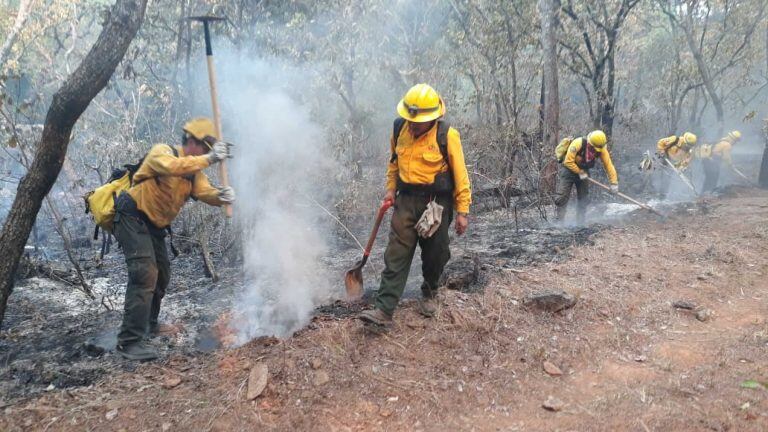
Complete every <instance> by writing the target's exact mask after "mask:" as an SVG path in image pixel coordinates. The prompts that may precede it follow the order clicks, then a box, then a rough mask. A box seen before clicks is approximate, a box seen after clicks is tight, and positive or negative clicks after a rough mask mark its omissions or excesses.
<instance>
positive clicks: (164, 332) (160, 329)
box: [148, 323, 181, 337]
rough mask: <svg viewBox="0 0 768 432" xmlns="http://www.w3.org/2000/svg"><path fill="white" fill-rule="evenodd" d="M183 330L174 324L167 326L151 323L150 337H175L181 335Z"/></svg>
mask: <svg viewBox="0 0 768 432" xmlns="http://www.w3.org/2000/svg"><path fill="white" fill-rule="evenodd" d="M180 331H181V329H180V328H179V326H176V325H173V324H166V323H151V324H150V325H149V332H148V335H149V337H159V336H173V335H175V334H177V333H179V332H180Z"/></svg>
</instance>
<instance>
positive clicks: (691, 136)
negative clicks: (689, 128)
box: [683, 132, 696, 147]
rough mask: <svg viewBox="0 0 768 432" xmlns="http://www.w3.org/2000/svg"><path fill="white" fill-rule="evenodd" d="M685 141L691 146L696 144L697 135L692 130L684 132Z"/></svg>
mask: <svg viewBox="0 0 768 432" xmlns="http://www.w3.org/2000/svg"><path fill="white" fill-rule="evenodd" d="M683 141H684V142H685V144H687V145H688V146H689V147H692V146H694V145H696V135H694V134H692V133H690V132H686V133H684V134H683Z"/></svg>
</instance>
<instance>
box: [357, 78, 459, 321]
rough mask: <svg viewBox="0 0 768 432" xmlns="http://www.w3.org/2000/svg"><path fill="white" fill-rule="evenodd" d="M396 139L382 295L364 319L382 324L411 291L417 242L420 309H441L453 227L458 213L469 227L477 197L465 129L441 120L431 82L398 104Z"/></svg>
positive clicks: (417, 87)
mask: <svg viewBox="0 0 768 432" xmlns="http://www.w3.org/2000/svg"><path fill="white" fill-rule="evenodd" d="M397 113H398V114H399V115H400V118H398V119H397V120H395V124H394V128H393V132H392V138H391V139H390V150H391V153H390V154H391V157H390V160H389V165H388V167H387V182H386V194H385V197H384V200H385V201H393V202H394V208H395V211H394V213H393V215H392V224H391V228H390V233H389V244H388V245H387V249H386V252H385V253H384V263H385V269H384V271H383V273H382V275H381V285H380V287H379V290H378V292H377V294H376V299H375V309H373V310H368V311H364V312H363V313H361V315H360V319H361V320H363V321H365V322H368V323H373V324H376V325H380V326H388V325H389V324H391V323H392V315H393V313H394V311H395V308H396V307H397V304H398V302H399V300H400V297H401V296H402V294H403V290H404V289H405V284H406V281H407V279H408V273H409V271H410V267H411V261H412V260H413V255H414V253H415V251H416V246H417V245H418V246H419V247H420V248H421V261H422V275H423V277H424V281H423V283H422V285H421V292H422V299H421V300H420V301H419V312H420V313H421V314H422V315H424V316H427V317H429V316H432V315H434V313H435V310H436V307H437V303H436V298H435V296H436V295H437V287H438V281H439V279H440V276H441V274H442V273H443V268H444V267H445V264H446V263H447V262H448V260H449V259H450V256H451V253H450V249H449V238H448V227H449V225H450V224H451V221H452V219H453V214H454V211H455V212H456V223H455V228H456V232H457V233H458V234H459V235H462V234H464V232H465V231H466V229H467V226H468V225H469V220H468V214H469V205H470V201H471V192H470V184H469V175H468V174H467V167H466V165H465V162H464V152H463V150H462V147H461V139H460V137H459V132H458V131H457V130H456V129H454V128H451V127H450V126H448V124H447V123H446V122H444V121H443V120H440V118H441V117H442V116H443V115H444V114H445V104H444V102H443V100H442V98H441V97H440V96H439V95H438V93H437V92H436V91H435V90H434V89H433V88H432V87H430V86H428V85H427V84H417V85H415V86H414V87H412V88H411V89H410V90H408V92H407V93H406V94H405V96H404V97H403V99H402V100H401V101H400V103H399V104H398V105H397ZM437 206H441V207H442V212H441V213H440V214H441V217H440V218H439V219H440V221H439V225H438V226H436V227H433V229H432V230H429V232H427V233H425V232H423V230H421V229H420V227H419V226H418V225H419V224H420V218H421V217H422V215H424V214H425V212H426V211H427V210H428V209H430V210H431V209H433V208H434V209H439V208H440V207H437Z"/></svg>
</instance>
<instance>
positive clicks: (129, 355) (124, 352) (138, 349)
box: [117, 341, 160, 361]
mask: <svg viewBox="0 0 768 432" xmlns="http://www.w3.org/2000/svg"><path fill="white" fill-rule="evenodd" d="M117 353H118V354H120V355H121V356H122V357H123V358H125V359H128V360H137V361H146V360H154V359H156V358H158V357H160V354H158V352H157V350H156V349H154V348H152V347H151V346H149V345H147V343H146V342H144V341H139V342H136V343H132V344H130V345H118V346H117Z"/></svg>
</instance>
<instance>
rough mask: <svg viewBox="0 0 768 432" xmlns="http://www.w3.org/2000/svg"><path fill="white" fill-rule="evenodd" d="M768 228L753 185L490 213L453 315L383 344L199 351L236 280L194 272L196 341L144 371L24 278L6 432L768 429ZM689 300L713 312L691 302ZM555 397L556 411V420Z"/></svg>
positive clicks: (454, 280)
mask: <svg viewBox="0 0 768 432" xmlns="http://www.w3.org/2000/svg"><path fill="white" fill-rule="evenodd" d="M608 210H609V209H598V213H610V212H609V211H608ZM766 216H768V194H766V193H765V192H762V191H755V190H742V189H732V190H731V191H730V193H729V194H726V196H723V197H720V198H717V199H705V200H700V201H698V202H696V203H692V204H688V205H683V206H680V207H678V208H676V209H675V211H674V212H673V214H672V217H671V218H670V219H668V220H666V221H659V220H656V219H654V218H648V217H644V216H642V215H640V214H635V215H634V216H632V217H630V218H627V219H625V220H624V221H616V220H614V221H611V220H608V221H606V222H604V224H602V225H592V226H590V227H587V228H554V227H552V228H538V229H536V228H532V225H526V224H521V226H520V229H519V230H517V229H515V226H514V224H513V223H511V218H510V215H509V213H507V212H504V211H500V212H496V213H493V214H488V215H484V216H482V217H480V218H479V219H478V220H475V221H473V222H474V223H473V226H472V227H473V232H472V234H471V235H469V236H467V237H465V238H462V239H458V240H457V241H455V242H454V248H453V249H454V250H453V252H454V254H453V255H454V258H453V260H452V263H451V264H450V266H449V271H448V274H449V277H448V283H449V285H451V286H453V287H454V288H458V289H460V290H446V291H444V294H443V298H442V307H441V311H440V313H439V315H438V317H437V318H436V319H433V320H425V319H422V318H420V317H419V316H418V315H417V314H416V313H415V310H414V307H413V299H406V300H405V301H404V302H403V307H402V308H401V309H400V310H399V312H398V313H397V315H396V319H397V324H396V326H395V327H394V329H392V331H391V332H390V333H389V334H386V335H383V336H375V335H371V334H369V333H367V332H365V331H363V330H362V327H361V326H360V324H359V323H358V322H357V321H355V320H354V319H353V318H351V317H350V316H349V315H350V314H351V312H354V309H352V310H350V308H349V307H346V306H344V305H339V304H336V305H333V304H331V305H330V306H325V307H322V308H319V309H318V310H317V314H316V316H315V318H314V319H313V320H312V322H311V323H310V324H309V325H308V326H307V327H305V328H303V329H302V330H300V331H298V332H297V333H296V334H294V335H293V337H291V338H287V339H284V340H278V339H274V338H262V339H257V340H254V341H252V342H250V343H248V344H246V345H245V346H242V347H240V348H237V349H215V350H209V348H212V347H202V348H204V349H201V347H199V343H198V341H199V340H200V334H201V333H204V332H205V330H206V329H207V328H208V327H209V326H210V325H211V323H212V322H213V320H215V318H216V317H217V316H218V315H219V314H220V313H221V312H223V311H225V310H226V309H227V308H228V307H229V305H230V304H231V303H229V301H228V299H229V298H231V297H227V296H228V295H231V291H232V290H235V289H236V287H237V285H238V281H237V278H236V277H235V278H233V279H232V280H229V281H223V282H220V283H219V284H216V285H212V284H210V282H209V281H207V280H205V279H204V278H201V277H200V275H199V269H198V268H197V264H196V263H195V262H194V261H193V260H190V262H188V263H185V262H184V261H183V260H182V261H177V262H175V263H174V266H175V269H177V270H176V271H177V273H175V274H174V277H175V278H176V282H174V284H175V285H174V289H173V290H172V294H170V295H169V302H168V307H167V308H166V310H167V311H168V315H167V320H168V321H172V322H179V323H182V324H183V325H184V326H185V329H184V330H183V331H182V332H181V333H179V334H178V335H176V336H174V337H171V338H163V339H161V340H159V341H157V342H156V343H157V344H158V345H159V346H161V348H162V349H163V352H164V353H165V357H164V359H163V360H161V361H158V362H154V363H149V364H140V365H136V364H133V363H126V362H122V361H120V360H118V359H117V358H116V357H115V356H114V355H113V354H112V353H110V352H106V353H104V354H101V355H100V356H98V357H91V356H89V354H88V351H87V350H86V348H85V347H84V346H83V342H85V341H86V340H87V339H88V338H89V337H94V336H102V339H108V334H107V333H105V332H107V331H108V330H109V329H111V328H114V327H115V326H116V324H117V322H118V321H119V312H106V313H105V312H102V311H100V310H99V309H98V308H95V307H94V306H93V305H84V306H81V305H75V304H74V302H71V301H64V300H63V299H65V298H70V297H72V294H71V293H72V291H71V288H68V287H64V286H61V285H56V284H51V283H50V281H45V280H31V281H27V282H26V283H25V284H24V285H21V286H20V288H19V289H18V291H17V292H16V293H15V294H14V297H12V304H11V309H10V310H9V318H10V321H9V323H11V324H12V325H8V326H7V328H8V329H9V330H4V331H3V332H2V334H1V338H0V344H1V345H0V350H2V353H3V357H4V361H3V364H2V369H0V379H1V380H2V381H1V382H2V390H3V393H2V397H3V402H2V405H4V406H5V408H4V410H5V415H4V416H3V417H2V419H0V429H2V430H27V429H32V430H44V429H51V430H82V429H89V430H120V429H125V430H252V429H254V428H258V429H278V430H284V429H299V430H304V429H310V428H311V429H316V430H338V429H341V430H451V429H453V430H456V429H462V430H467V429H476V430H638V431H646V430H763V429H765V428H767V427H768V399H767V398H766V393H765V392H766V391H768V390H767V389H766V388H765V387H764V385H763V384H762V383H765V382H766V381H768V376H767V375H768V371H766V369H765V365H766V363H765V362H764V361H763V358H764V356H765V350H766V348H767V347H768V327H766V322H765V298H766V295H768V283H766V282H765V272H766V271H768V257H766V254H765V252H766V248H768V231H766V228H765V218H766ZM379 243H383V241H380V242H379ZM379 247H381V245H380V246H379ZM379 253H380V252H379ZM356 255H357V252H356V251H354V250H349V251H347V252H344V253H340V254H338V257H337V259H336V261H333V260H330V261H329V263H330V264H329V265H331V266H333V265H336V266H337V267H338V268H339V269H343V267H344V265H345V263H349V262H353V261H354V258H355V257H356ZM116 257H117V258H119V255H116ZM334 262H335V264H334ZM374 263H375V262H374ZM120 265H121V264H120V263H119V260H117V259H116V261H115V262H114V263H111V264H109V266H110V271H109V272H107V273H108V274H107V276H105V278H106V279H107V280H105V281H104V282H103V283H102V285H103V286H105V287H110V288H104V289H105V290H106V289H114V286H120V285H122V283H123V282H124V281H122V280H120V277H121V276H120V275H122V269H121V268H120ZM378 265H379V267H378V270H380V269H381V265H380V263H379V264H378ZM371 267H372V269H370V270H369V272H368V274H366V277H367V278H368V277H370V279H366V280H367V281H370V282H368V285H369V286H375V280H373V276H374V275H375V270H376V269H375V268H373V267H375V265H374V266H371ZM414 267H416V268H417V266H414ZM371 273H373V274H371ZM123 277H124V276H123ZM411 279H418V278H411ZM415 285H416V286H417V285H418V280H416V283H415ZM410 287H411V291H413V287H414V284H413V282H412V283H411V285H410ZM46 289H47V290H49V292H48V293H47V294H41V293H43V292H44V291H42V290H46ZM543 289H564V290H566V291H568V292H570V293H572V294H574V295H575V296H576V298H577V300H578V301H577V304H576V306H575V307H574V308H573V309H569V310H566V311H563V312H559V313H556V314H551V313H542V312H537V311H534V310H530V309H527V308H525V307H523V306H522V299H523V298H524V297H525V295H526V294H529V293H531V292H536V291H540V290H543ZM118 294H119V292H118ZM45 299H49V300H48V302H47V303H46V301H44V300H45ZM678 300H685V301H687V302H689V303H692V304H693V306H694V308H695V309H696V310H694V311H693V312H692V311H686V310H679V309H676V308H674V307H673V306H672V303H673V302H675V301H678ZM81 303H82V302H81ZM118 310H119V308H118ZM701 310H703V311H704V312H703V313H702V314H701V318H703V319H704V321H699V320H698V319H696V318H695V316H694V314H695V312H696V311H701ZM707 315H708V316H707ZM544 362H549V363H552V364H553V365H555V366H557V367H558V368H559V369H560V370H561V372H562V375H558V374H555V375H549V374H547V373H545V372H544V371H543V364H544ZM256 364H265V365H266V366H267V367H268V370H269V374H268V385H267V388H266V390H265V391H264V393H263V394H262V395H261V396H260V397H259V398H257V399H256V400H255V401H252V402H249V401H247V400H246V397H245V394H246V389H247V384H248V379H247V378H248V374H249V370H250V369H251V367H252V366H254V365H256ZM550 371H551V370H550ZM57 380H58V381H57ZM46 388H47V389H49V390H48V391H45V389H46ZM549 396H553V397H555V398H557V399H559V400H560V401H562V409H561V410H560V411H559V412H551V411H548V410H545V409H543V408H542V407H541V405H542V402H543V401H544V400H546V399H547V398H548V397H549Z"/></svg>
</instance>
